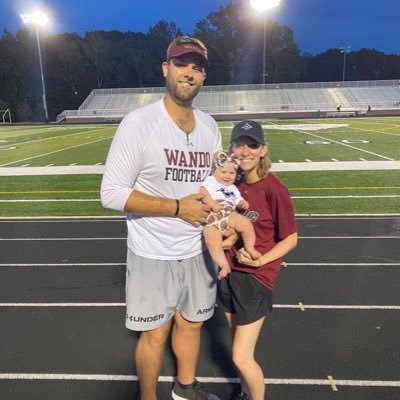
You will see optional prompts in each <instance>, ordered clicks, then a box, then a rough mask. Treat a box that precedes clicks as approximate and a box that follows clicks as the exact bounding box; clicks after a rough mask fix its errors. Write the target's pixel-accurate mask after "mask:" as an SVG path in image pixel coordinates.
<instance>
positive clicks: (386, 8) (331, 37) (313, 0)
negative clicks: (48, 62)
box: [0, 0, 400, 55]
mask: <svg viewBox="0 0 400 400" xmlns="http://www.w3.org/2000/svg"><path fill="white" fill-rule="evenodd" d="M229 2H235V0H232V1H229V0H186V1H182V0H146V1H139V0H114V1H104V0H40V1H35V0H0V29H3V28H4V27H7V28H8V29H9V30H10V31H11V32H12V33H14V34H15V33H16V32H17V31H18V30H19V29H21V28H22V27H23V23H22V21H21V19H20V17H19V15H20V14H21V13H24V12H27V11H30V10H31V9H33V8H34V7H35V6H43V8H44V9H47V10H49V11H50V12H51V14H52V25H51V26H50V27H48V28H47V32H46V33H50V34H51V33H64V32H77V33H78V34H80V35H83V34H84V33H85V32H86V31H93V30H112V29H116V30H120V31H133V32H147V30H148V28H149V27H150V26H152V25H154V24H155V23H156V22H157V21H158V20H161V19H163V20H166V21H168V22H170V21H173V22H175V23H176V24H177V26H178V27H180V28H181V30H182V31H183V32H184V33H192V32H193V30H194V28H195V24H196V22H197V21H199V20H201V19H204V18H206V17H207V15H208V14H209V13H210V12H213V11H216V10H218V8H219V7H220V6H221V5H224V4H228V3H229ZM259 17H260V16H258V18H259ZM255 18H257V15H256V14H255ZM268 18H271V19H273V20H274V21H276V22H278V23H279V24H281V25H287V26H289V27H290V28H291V29H292V30H293V32H294V38H295V41H296V43H297V45H298V46H299V48H300V51H301V52H308V53H311V54H318V53H321V52H324V51H325V50H327V49H329V48H340V47H347V46H350V50H359V49H360V48H363V47H365V48H369V49H376V50H379V51H382V52H384V53H386V54H397V55H400V22H399V20H400V0H381V1H376V0H282V1H281V5H280V6H279V7H278V8H276V9H273V10H270V11H268Z"/></svg>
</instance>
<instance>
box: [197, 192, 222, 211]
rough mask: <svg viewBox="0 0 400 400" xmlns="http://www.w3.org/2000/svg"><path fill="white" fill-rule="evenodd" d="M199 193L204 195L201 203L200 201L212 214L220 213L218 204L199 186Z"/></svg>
mask: <svg viewBox="0 0 400 400" xmlns="http://www.w3.org/2000/svg"><path fill="white" fill-rule="evenodd" d="M200 193H201V194H203V195H204V197H203V198H202V200H201V201H202V202H203V203H204V204H205V205H207V206H209V207H211V209H212V210H213V211H214V212H217V211H220V210H221V204H220V203H218V201H215V200H214V199H213V198H212V197H211V196H210V193H209V192H208V190H207V189H206V188H205V187H204V186H201V187H200Z"/></svg>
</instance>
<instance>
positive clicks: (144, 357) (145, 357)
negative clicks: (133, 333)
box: [135, 321, 171, 400]
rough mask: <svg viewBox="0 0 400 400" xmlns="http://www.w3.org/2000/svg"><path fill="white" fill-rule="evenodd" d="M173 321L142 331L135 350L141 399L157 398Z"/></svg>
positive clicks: (153, 399) (154, 399)
mask: <svg viewBox="0 0 400 400" xmlns="http://www.w3.org/2000/svg"><path fill="white" fill-rule="evenodd" d="M170 327H171V321H168V322H167V323H166V324H165V325H163V326H161V327H159V328H156V329H152V330H150V331H144V332H141V334H140V337H139V340H138V343H137V345H136V351H135V362H136V369H137V374H138V378H139V386H140V396H141V397H140V399H141V400H156V399H157V395H156V389H157V379H158V376H159V374H160V368H161V364H162V361H163V357H164V349H165V342H166V340H167V338H168V333H169V330H170Z"/></svg>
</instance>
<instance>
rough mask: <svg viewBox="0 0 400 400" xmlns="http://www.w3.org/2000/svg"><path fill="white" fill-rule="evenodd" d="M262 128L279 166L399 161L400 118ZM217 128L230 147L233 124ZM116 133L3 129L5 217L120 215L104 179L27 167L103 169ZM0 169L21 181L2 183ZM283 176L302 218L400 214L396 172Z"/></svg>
mask: <svg viewBox="0 0 400 400" xmlns="http://www.w3.org/2000/svg"><path fill="white" fill-rule="evenodd" d="M260 122H261V123H262V124H263V125H264V127H265V131H266V139H267V142H268V143H269V145H270V149H271V159H272V161H273V162H275V163H279V162H318V161H324V162H327V161H361V160H366V161H387V160H400V118H393V117H391V118H351V119H334V120H301V121H300V120H297V121H294V120H289V121H283V120H265V121H260ZM219 125H220V128H221V132H222V137H223V145H224V147H225V148H227V147H228V144H229V136H230V132H231V129H232V126H233V123H231V122H221V123H220V124H219ZM334 125H335V126H334ZM327 126H329V128H328V129H323V128H326V127H327ZM116 128H117V126H116V125H88V126H86V125H79V126H65V125H64V126H57V125H56V126H40V125H35V126H18V125H15V126H11V127H1V126H0V204H1V207H0V217H29V216H89V215H90V216H110V215H121V213H116V212H113V211H110V210H105V209H103V208H102V206H101V204H100V201H99V188H100V183H101V175H43V176H25V175H23V168H22V166H25V167H45V166H48V165H54V166H68V165H96V164H97V165H99V164H104V163H105V159H106V156H107V152H108V148H109V146H110V143H111V140H112V137H113V135H114V133H115V130H116ZM1 167H17V168H21V172H22V175H19V176H2V173H1V170H2V168H1ZM277 174H278V175H279V176H280V178H281V179H282V180H283V182H284V183H285V184H286V185H287V186H288V188H289V190H290V192H291V195H292V197H293V202H294V206H295V211H296V213H297V214H386V213H391V214H399V213H400V211H399V210H400V170H398V169H396V170H367V171H323V170H320V171H309V172H300V171H299V172H279V173H277Z"/></svg>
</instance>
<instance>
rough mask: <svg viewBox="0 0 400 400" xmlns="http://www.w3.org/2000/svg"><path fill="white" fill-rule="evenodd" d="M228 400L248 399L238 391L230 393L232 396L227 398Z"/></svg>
mask: <svg viewBox="0 0 400 400" xmlns="http://www.w3.org/2000/svg"><path fill="white" fill-rule="evenodd" d="M229 400H250V398H249V396H247V394H246V393H244V392H241V391H238V392H234V393H232V396H231V397H230V398H229Z"/></svg>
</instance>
